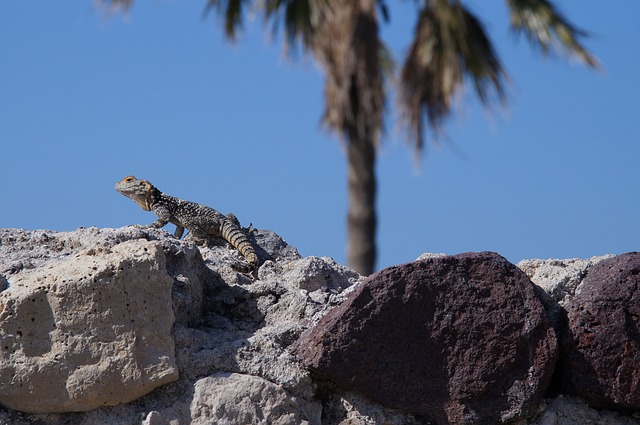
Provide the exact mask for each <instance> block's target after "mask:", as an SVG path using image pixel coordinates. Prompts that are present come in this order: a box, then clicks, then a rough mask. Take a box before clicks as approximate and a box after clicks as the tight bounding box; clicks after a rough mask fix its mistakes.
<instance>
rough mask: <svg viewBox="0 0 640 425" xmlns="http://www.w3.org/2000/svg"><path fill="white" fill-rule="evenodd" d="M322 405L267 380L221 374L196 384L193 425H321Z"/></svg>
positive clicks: (192, 416) (193, 402)
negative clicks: (301, 397) (299, 396)
mask: <svg viewBox="0 0 640 425" xmlns="http://www.w3.org/2000/svg"><path fill="white" fill-rule="evenodd" d="M320 416H321V407H320V403H318V402H315V403H310V402H307V401H305V400H303V399H299V398H298V397H295V396H293V395H291V394H289V393H288V392H287V391H286V390H284V389H282V387H280V386H278V385H276V384H273V383H271V382H269V381H267V380H265V379H262V378H258V377H255V376H251V375H241V374H235V373H217V374H214V375H211V376H209V377H206V378H203V379H200V380H199V381H198V382H196V384H195V394H194V396H193V400H192V402H191V424H192V425H208V424H219V425H235V424H256V425H290V424H300V425H320V424H321V421H320Z"/></svg>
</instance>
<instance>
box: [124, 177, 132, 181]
mask: <svg viewBox="0 0 640 425" xmlns="http://www.w3.org/2000/svg"><path fill="white" fill-rule="evenodd" d="M133 180H134V179H133V176H129V177H127V178H126V179H124V181H126V182H130V181H133Z"/></svg>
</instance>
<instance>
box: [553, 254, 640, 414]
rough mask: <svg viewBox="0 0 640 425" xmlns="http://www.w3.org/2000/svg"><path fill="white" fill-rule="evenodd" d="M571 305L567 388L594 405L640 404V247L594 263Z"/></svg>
mask: <svg viewBox="0 0 640 425" xmlns="http://www.w3.org/2000/svg"><path fill="white" fill-rule="evenodd" d="M565 308H566V311H567V325H566V328H564V329H562V330H561V332H560V336H561V338H560V340H561V344H562V350H563V356H562V362H561V364H560V366H561V368H562V369H561V373H562V378H563V384H564V387H565V389H566V390H567V391H568V392H569V393H571V394H576V395H579V396H581V397H583V398H585V399H586V400H587V401H588V402H589V404H590V405H591V406H594V407H606V408H611V409H633V410H638V409H640V253H629V254H624V255H619V256H617V257H613V258H609V259H607V260H603V261H601V262H599V263H598V264H596V265H595V266H593V268H592V269H591V270H590V271H589V274H588V275H587V277H586V278H585V279H584V282H583V283H582V285H581V288H580V291H579V292H578V293H577V294H576V296H575V297H574V298H573V299H572V300H571V301H570V302H569V303H568V304H567V305H566V306H565Z"/></svg>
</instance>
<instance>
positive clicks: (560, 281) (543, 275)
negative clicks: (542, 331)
mask: <svg viewBox="0 0 640 425" xmlns="http://www.w3.org/2000/svg"><path fill="white" fill-rule="evenodd" d="M611 257H613V256H612V255H603V256H599V257H591V258H589V259H586V260H581V259H579V258H570V259H566V260H560V259H549V260H540V259H533V260H522V261H520V262H519V263H518V264H517V267H518V268H520V269H521V270H522V271H524V272H525V273H526V274H527V276H528V277H529V279H531V281H532V282H533V283H535V284H536V285H538V286H540V287H541V288H542V289H544V291H545V292H546V293H547V294H549V295H550V296H551V298H552V299H553V300H555V301H556V302H558V303H559V304H560V305H564V304H566V303H567V302H568V301H569V300H570V299H571V298H573V296H574V295H575V293H576V291H577V290H578V287H579V286H580V284H581V283H582V281H583V280H584V278H585V277H586V276H587V274H588V273H589V270H590V269H591V268H592V267H593V266H595V265H596V264H598V263H599V262H600V261H602V260H606V259H607V258H611Z"/></svg>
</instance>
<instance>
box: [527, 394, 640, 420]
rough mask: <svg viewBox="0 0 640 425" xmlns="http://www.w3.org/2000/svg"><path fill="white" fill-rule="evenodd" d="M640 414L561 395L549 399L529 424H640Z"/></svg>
mask: <svg viewBox="0 0 640 425" xmlns="http://www.w3.org/2000/svg"><path fill="white" fill-rule="evenodd" d="M638 423H640V416H638V415H636V416H630V415H621V414H619V413H616V412H612V411H608V410H602V409H600V410H596V409H592V408H590V407H589V406H588V405H587V403H585V401H584V400H582V399H580V398H578V397H572V396H569V395H562V394H561V395H559V396H557V397H556V398H554V399H549V400H547V406H546V409H545V411H544V412H543V413H541V414H540V415H539V416H538V417H536V418H533V419H531V420H530V421H527V424H528V425H638Z"/></svg>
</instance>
